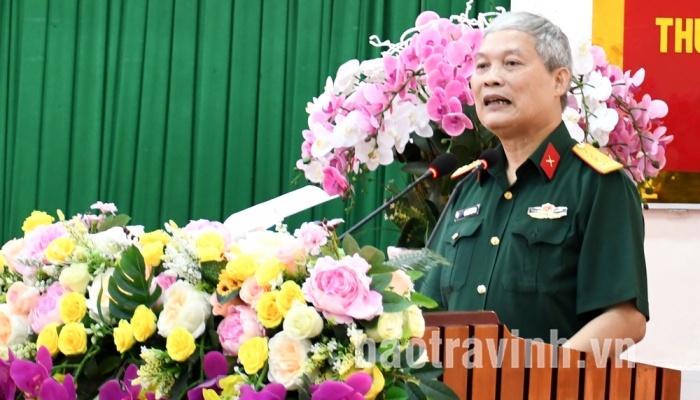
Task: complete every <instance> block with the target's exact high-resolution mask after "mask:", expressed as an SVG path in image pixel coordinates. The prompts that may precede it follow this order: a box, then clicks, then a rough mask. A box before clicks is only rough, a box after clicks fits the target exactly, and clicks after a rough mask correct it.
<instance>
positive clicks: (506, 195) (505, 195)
mask: <svg viewBox="0 0 700 400" xmlns="http://www.w3.org/2000/svg"><path fill="white" fill-rule="evenodd" d="M503 197H505V198H506V200H510V199H512V198H513V193H511V192H510V191H507V192H505V193H503Z"/></svg>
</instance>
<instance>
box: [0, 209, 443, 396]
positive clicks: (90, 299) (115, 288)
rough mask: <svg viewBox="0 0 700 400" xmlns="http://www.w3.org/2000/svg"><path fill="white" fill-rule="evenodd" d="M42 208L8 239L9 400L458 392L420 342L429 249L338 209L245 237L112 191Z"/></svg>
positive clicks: (4, 314)
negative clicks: (107, 196) (158, 219)
mask: <svg viewBox="0 0 700 400" xmlns="http://www.w3.org/2000/svg"><path fill="white" fill-rule="evenodd" d="M92 208H93V209H95V210H97V213H96V214H92V213H88V214H85V215H80V214H79V215H76V216H74V217H73V218H70V219H66V218H65V217H64V216H63V214H62V213H61V212H60V211H59V212H58V221H56V220H55V218H54V217H52V216H50V215H48V214H46V213H44V212H37V211H35V212H33V213H32V215H31V216H30V217H29V218H27V220H26V221H25V223H24V225H23V227H22V229H23V230H24V232H25V235H24V237H23V238H20V239H14V240H11V241H9V242H8V243H6V244H5V245H4V246H3V248H2V252H1V254H2V258H0V265H1V266H2V267H3V271H2V291H1V292H2V294H1V296H2V304H0V346H1V347H0V348H1V349H2V350H3V352H2V353H3V354H2V357H0V388H1V389H2V390H1V391H0V396H3V398H6V399H11V398H22V397H24V398H41V399H42V400H47V399H49V400H51V399H57V400H70V399H75V398H96V397H97V398H100V399H106V400H111V399H136V398H148V399H153V398H156V399H157V398H171V399H175V398H184V397H187V398H189V399H208V400H210V399H238V398H240V399H263V398H264V399H285V398H289V397H292V398H300V399H304V398H311V399H360V398H367V399H374V398H409V397H410V396H413V397H415V398H425V397H426V396H427V397H430V398H455V397H456V396H455V395H454V393H453V392H452V391H451V390H450V389H449V388H448V387H447V386H445V385H444V384H443V383H442V382H439V381H438V380H436V378H437V377H439V376H440V375H441V374H442V370H441V369H440V368H437V367H436V366H434V365H433V364H431V363H428V362H427V354H426V352H425V349H423V348H421V347H418V346H416V345H415V344H413V343H412V340H411V339H412V338H421V337H422V336H423V334H424V330H425V322H424V319H423V315H422V310H423V309H430V308H434V307H436V306H437V304H436V303H435V302H434V301H432V300H431V299H429V298H426V297H425V296H422V295H421V294H420V293H417V292H416V291H415V290H414V281H415V280H416V279H418V278H420V277H421V276H422V275H423V273H424V272H425V270H426V269H427V268H430V266H432V265H435V264H436V263H446V260H444V259H442V258H441V257H440V256H438V255H436V254H434V253H431V252H429V251H427V250H426V251H423V252H414V253H410V254H408V255H404V256H402V257H399V258H397V259H395V260H391V261H388V260H385V255H384V254H383V253H382V252H381V251H379V250H378V249H376V248H373V247H370V246H365V247H362V248H360V247H359V246H358V244H357V243H356V242H355V241H354V240H353V239H352V237H350V236H348V237H346V238H345V239H344V240H343V242H342V243H340V242H339V241H338V238H337V236H336V234H335V228H336V226H337V225H338V224H339V223H340V222H341V221H340V220H333V221H323V222H319V223H305V224H303V225H302V226H301V227H300V228H299V229H297V230H296V231H295V232H294V234H293V235H292V234H290V233H288V232H287V231H286V228H285V227H284V226H278V229H277V230H276V231H260V232H251V233H249V234H248V235H247V236H246V237H245V238H244V239H241V240H239V241H235V242H234V241H232V240H231V235H230V233H229V232H228V230H227V229H226V228H225V227H224V225H223V224H221V223H220V222H214V221H206V220H199V221H192V222H190V223H189V224H187V225H186V226H185V227H183V228H180V227H178V226H177V225H176V224H175V223H173V222H172V221H170V222H168V223H165V224H164V227H165V230H156V231H154V232H144V230H143V228H142V227H139V226H128V225H127V224H128V223H129V217H127V216H125V215H121V214H117V213H116V212H117V209H116V207H115V206H114V205H112V204H103V203H97V204H95V205H93V207H92Z"/></svg>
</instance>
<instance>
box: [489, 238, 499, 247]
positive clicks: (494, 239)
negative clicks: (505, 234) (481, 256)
mask: <svg viewBox="0 0 700 400" xmlns="http://www.w3.org/2000/svg"><path fill="white" fill-rule="evenodd" d="M499 243H501V241H500V240H499V239H498V238H497V237H495V236H494V237H492V238H491V244H492V245H494V246H498V244H499Z"/></svg>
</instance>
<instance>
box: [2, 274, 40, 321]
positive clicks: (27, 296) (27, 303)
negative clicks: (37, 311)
mask: <svg viewBox="0 0 700 400" xmlns="http://www.w3.org/2000/svg"><path fill="white" fill-rule="evenodd" d="M37 300H39V291H38V290H37V289H36V288H33V287H27V285H25V284H24V282H15V283H13V284H12V286H10V288H9V289H7V304H8V305H9V306H10V311H12V312H13V313H15V314H18V315H23V316H25V317H26V316H28V315H29V312H30V311H31V310H32V308H34V306H35V305H36V302H37Z"/></svg>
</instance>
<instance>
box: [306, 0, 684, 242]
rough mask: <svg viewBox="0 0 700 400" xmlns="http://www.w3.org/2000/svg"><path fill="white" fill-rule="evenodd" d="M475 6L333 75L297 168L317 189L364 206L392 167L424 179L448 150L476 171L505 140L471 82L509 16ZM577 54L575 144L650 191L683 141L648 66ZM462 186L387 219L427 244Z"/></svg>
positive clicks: (421, 23) (410, 201)
mask: <svg viewBox="0 0 700 400" xmlns="http://www.w3.org/2000/svg"><path fill="white" fill-rule="evenodd" d="M470 9H471V1H470V2H469V3H468V4H467V11H466V12H465V13H464V14H461V15H453V16H451V17H450V18H449V19H447V18H440V17H439V16H438V15H437V14H436V13H434V12H432V11H426V12H423V13H422V14H420V15H419V16H418V17H417V19H416V23H415V27H413V28H411V29H409V30H407V31H406V32H405V33H404V34H403V35H402V36H401V39H400V41H399V42H398V43H396V44H393V43H391V42H389V41H385V42H380V41H379V40H378V38H377V37H376V36H373V37H371V38H370V43H371V44H373V45H375V46H377V47H387V50H386V51H384V52H382V57H380V58H376V59H371V60H366V61H363V62H362V63H360V62H359V61H358V60H350V61H348V62H346V63H345V64H343V65H341V66H340V68H339V69H338V72H337V75H336V77H335V80H333V79H332V78H331V77H328V79H327V81H326V85H325V87H324V92H323V93H322V94H321V95H320V96H319V97H318V98H314V99H313V101H312V102H310V103H309V104H308V106H307V108H306V111H307V112H308V113H309V118H308V125H309V129H307V130H304V131H303V136H304V142H303V144H302V147H301V159H299V160H298V161H297V164H296V166H297V169H298V170H300V171H303V173H304V176H305V177H306V179H307V180H308V181H310V182H312V183H315V184H319V185H322V187H323V189H324V190H325V191H326V192H327V193H329V194H331V195H335V194H341V195H343V196H344V197H345V198H351V199H352V198H353V195H354V193H355V189H354V183H355V182H358V180H362V179H364V176H365V175H366V174H367V173H368V172H371V171H374V170H376V169H377V168H378V167H379V166H380V165H384V166H386V165H389V164H391V163H393V162H394V161H396V160H398V161H400V162H403V163H405V165H404V166H403V167H402V169H403V170H404V171H406V172H408V173H410V174H412V175H416V176H418V175H422V174H423V173H424V172H425V171H426V169H427V167H428V165H429V163H430V162H431V161H432V160H433V159H434V158H435V157H437V156H438V155H440V154H442V153H445V152H450V153H453V154H454V155H456V156H457V158H458V160H459V161H460V163H462V164H468V163H470V162H472V161H474V160H475V159H476V158H478V156H479V155H480V154H481V152H482V151H483V150H484V149H486V148H493V147H496V146H497V145H498V144H499V140H498V138H497V137H495V136H494V135H493V134H492V133H491V132H489V131H488V130H487V129H486V128H484V127H483V126H482V125H481V124H480V122H479V121H478V116H477V115H476V111H475V107H474V99H473V95H472V92H471V89H470V87H469V82H470V78H471V76H472V74H473V72H474V70H475V56H476V53H477V52H478V50H479V46H480V45H481V42H482V40H483V32H484V28H485V27H486V26H488V24H489V18H490V17H493V16H495V15H497V14H498V13H499V12H504V11H505V9H503V8H498V12H493V13H487V14H481V15H479V17H478V18H476V19H470V18H469V17H468V13H469V10H470ZM574 50H575V51H574V54H573V56H574V69H575V71H573V72H574V74H573V75H574V76H573V78H572V83H571V90H570V95H569V105H568V107H567V108H566V109H565V111H564V112H563V113H562V119H563V121H564V122H565V123H566V126H567V128H568V129H569V131H570V134H571V136H572V137H573V138H575V139H576V140H578V141H579V142H588V143H592V144H593V145H594V146H596V147H598V148H599V149H600V150H601V151H602V152H604V153H606V154H608V155H610V156H611V157H612V158H613V159H615V160H616V161H618V162H620V163H621V164H623V166H624V168H625V172H626V173H627V175H628V176H629V177H630V178H631V179H632V180H633V181H635V182H636V183H637V184H639V186H643V185H644V184H645V183H648V182H649V180H650V179H652V178H654V177H656V176H657V174H658V172H659V170H661V169H662V168H663V167H664V165H665V149H666V146H667V145H668V144H669V143H670V142H671V141H672V139H673V136H667V135H666V127H664V126H663V122H662V118H663V117H664V116H665V115H666V114H667V112H668V107H667V105H666V103H664V102H663V101H661V100H652V99H651V97H650V96H649V95H644V96H642V99H641V101H639V96H640V85H641V84H642V82H643V80H644V70H643V69H642V70H640V71H638V72H636V73H635V74H634V75H631V73H630V72H629V71H628V72H625V73H623V72H622V70H621V69H620V68H619V67H617V66H615V65H611V64H610V63H609V62H608V61H607V60H606V57H605V52H604V51H603V49H602V48H600V47H598V46H591V45H590V44H589V43H583V44H581V45H580V46H576V47H574ZM429 185H430V186H429ZM453 186H454V183H453V182H451V181H450V179H448V178H444V179H443V181H442V182H437V183H435V182H430V181H426V183H425V184H424V185H422V186H419V187H418V188H419V189H418V190H419V192H418V194H414V195H413V196H412V197H409V198H407V199H403V200H401V201H399V202H397V203H396V204H395V205H392V207H391V208H390V209H389V212H388V213H387V214H388V215H387V218H389V219H391V220H392V221H393V222H394V223H396V225H398V226H399V227H400V228H402V236H401V240H400V242H399V244H398V245H399V246H400V247H414V248H417V247H422V244H423V239H424V237H426V236H427V235H428V234H427V231H428V230H429V228H430V227H431V226H432V225H433V223H434V221H435V219H436V217H437V215H439V212H440V210H441V209H442V207H443V196H444V195H447V194H449V193H450V189H451V188H452V187H453ZM647 186H649V185H648V184H647ZM390 190H391V191H392V192H393V194H396V193H397V192H398V190H397V189H396V188H390ZM648 190H650V187H648V188H647V191H648Z"/></svg>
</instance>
